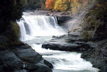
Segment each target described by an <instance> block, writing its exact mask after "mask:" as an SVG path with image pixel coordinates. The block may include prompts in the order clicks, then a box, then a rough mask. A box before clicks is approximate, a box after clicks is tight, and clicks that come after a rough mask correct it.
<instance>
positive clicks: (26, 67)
mask: <svg viewBox="0 0 107 72" xmlns="http://www.w3.org/2000/svg"><path fill="white" fill-rule="evenodd" d="M51 68H52V64H51V63H49V62H47V61H46V60H44V59H43V58H42V56H41V55H40V54H39V53H37V52H35V51H34V50H33V49H32V48H31V47H30V46H28V45H22V46H18V47H15V48H12V49H11V48H10V49H9V48H5V50H0V72H52V70H51Z"/></svg>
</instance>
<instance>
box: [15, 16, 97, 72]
mask: <svg viewBox="0 0 107 72" xmlns="http://www.w3.org/2000/svg"><path fill="white" fill-rule="evenodd" d="M17 23H18V25H19V26H20V32H21V35H20V39H21V41H23V42H25V43H27V44H29V45H30V46H31V47H32V48H33V49H34V50H35V51H37V52H38V53H40V54H41V55H42V56H43V58H44V59H46V60H48V61H49V62H50V63H52V64H53V66H54V68H53V72H98V71H99V70H98V69H97V68H93V67H92V64H91V63H90V62H88V61H86V60H84V59H82V58H81V53H76V52H67V51H58V50H50V49H43V48H42V47H41V45H42V43H43V42H45V41H47V40H50V39H51V37H52V36H53V35H63V34H65V31H64V30H63V29H62V28H61V27H59V26H58V24H57V20H56V18H55V17H52V16H37V15H23V17H22V19H21V20H20V21H18V22H17ZM35 43H36V44H35Z"/></svg>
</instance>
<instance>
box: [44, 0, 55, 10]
mask: <svg viewBox="0 0 107 72" xmlns="http://www.w3.org/2000/svg"><path fill="white" fill-rule="evenodd" d="M45 5H46V6H45V7H46V8H47V9H53V8H54V0H46V2H45Z"/></svg>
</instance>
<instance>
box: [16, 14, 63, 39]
mask: <svg viewBox="0 0 107 72" xmlns="http://www.w3.org/2000/svg"><path fill="white" fill-rule="evenodd" d="M17 23H18V24H19V26H20V30H21V37H20V39H21V40H30V39H32V38H34V37H35V36H52V35H61V34H64V33H65V32H64V30H63V29H62V28H61V27H59V26H58V24H57V20H56V17H53V16H40V15H23V16H22V18H21V19H20V21H17Z"/></svg>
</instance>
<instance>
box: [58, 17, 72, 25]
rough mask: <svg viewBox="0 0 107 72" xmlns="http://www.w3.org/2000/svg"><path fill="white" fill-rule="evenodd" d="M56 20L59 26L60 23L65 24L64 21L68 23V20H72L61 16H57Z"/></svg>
mask: <svg viewBox="0 0 107 72" xmlns="http://www.w3.org/2000/svg"><path fill="white" fill-rule="evenodd" d="M57 19H58V23H59V24H60V23H64V22H66V21H68V20H70V19H72V18H71V16H66V15H65V16H63V15H61V16H57Z"/></svg>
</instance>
